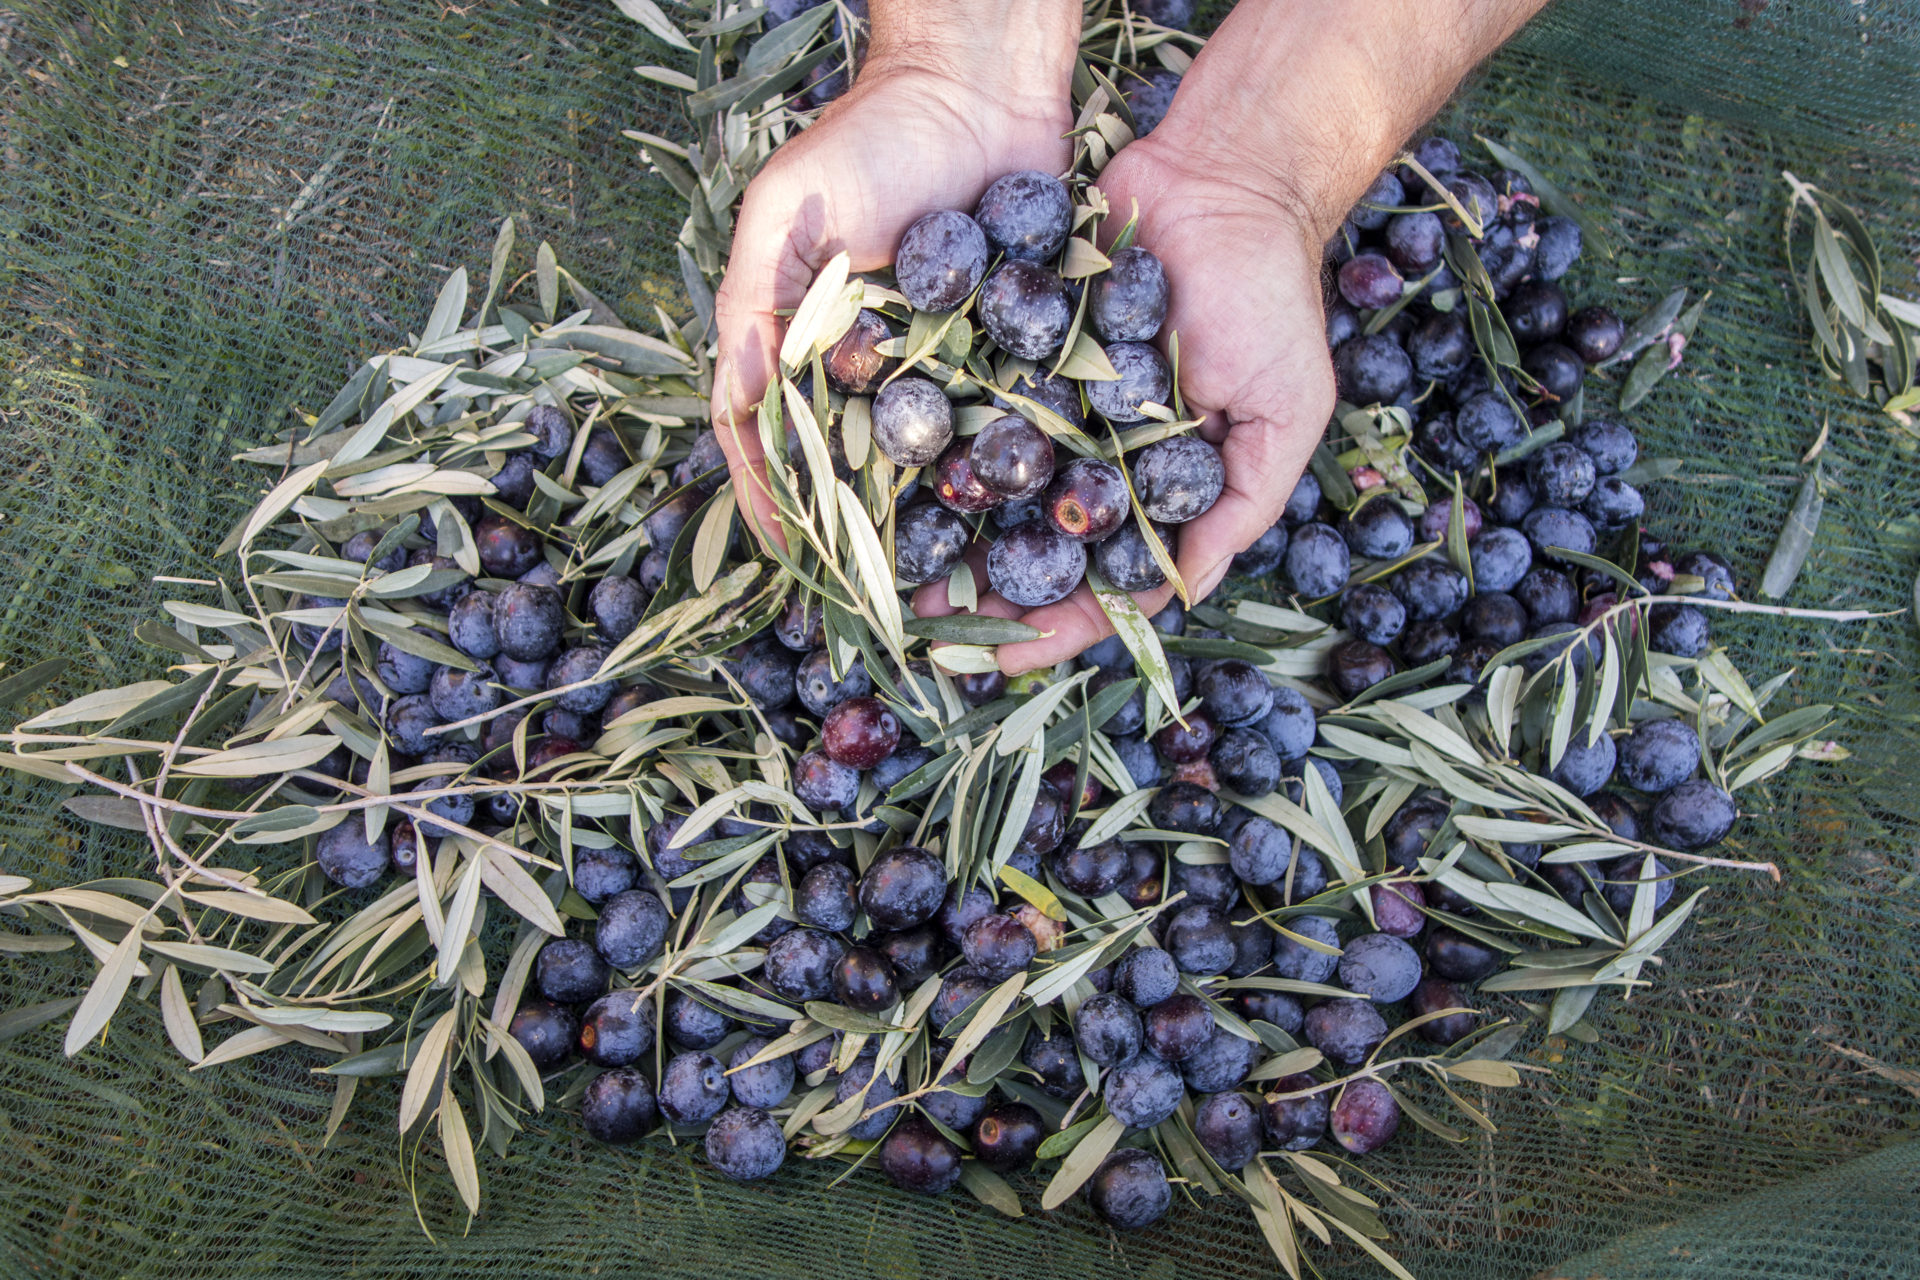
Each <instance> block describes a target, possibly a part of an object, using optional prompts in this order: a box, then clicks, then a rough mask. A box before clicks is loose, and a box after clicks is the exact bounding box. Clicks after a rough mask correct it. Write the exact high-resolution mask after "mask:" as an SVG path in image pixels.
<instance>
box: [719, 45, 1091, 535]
mask: <svg viewBox="0 0 1920 1280" xmlns="http://www.w3.org/2000/svg"><path fill="white" fill-rule="evenodd" d="M1067 65H1070V64H1063V70H1062V75H1061V77H1060V83H1058V84H1051V83H1049V84H1038V83H1034V84H1029V85H1027V86H1025V87H1024V88H1025V90H1026V91H1025V92H1023V91H1022V90H1021V89H1020V88H1015V87H1010V86H1009V83H1008V81H1007V80H1006V79H1002V78H999V77H995V76H993V75H991V74H975V73H972V72H970V71H969V70H967V69H966V68H964V67H962V66H959V65H954V66H951V67H948V68H945V69H941V68H936V67H931V66H927V65H921V64H919V63H913V64H909V65H887V64H886V63H885V62H884V61H883V60H882V58H881V55H880V53H879V52H878V50H876V52H875V55H874V57H873V58H871V59H869V60H868V62H867V65H866V67H865V68H864V69H863V70H862V71H861V73H860V76H859V78H858V79H857V80H856V82H855V84H854V87H853V89H852V90H851V91H850V92H849V93H848V94H847V95H846V96H845V97H844V98H841V99H840V100H839V101H837V102H835V103H834V104H833V105H832V106H830V107H828V108H827V109H826V111H825V112H824V113H823V115H822V117H821V119H820V120H819V121H817V122H816V123H815V124H814V125H813V126H812V127H811V128H809V129H807V130H806V131H805V132H804V133H802V134H801V135H800V136H799V137H797V138H795V139H793V140H792V141H790V142H788V143H787V144H786V145H784V146H782V147H780V148H779V149H778V150H776V151H775V152H774V154H773V157H772V159H770V160H769V161H768V162H767V164H766V167H765V168H763V169H762V170H761V171H760V173H759V174H758V175H757V176H756V177H755V178H754V180H753V182H752V183H751V184H750V185H749V186H748V187H747V192H746V198H745V200H744V201H743V202H742V205H741V210H740V219H739V222H738V223H737V224H736V226H735V229H734V237H733V254H732V258H731V260H730V262H729V263H728V266H727V274H726V279H725V280H724V281H723V282H722V284H721V286H720V292H719V297H718V300H717V306H716V313H717V319H718V333H719V356H718V360H717V362H716V366H715V371H714V392H713V422H714V426H715V429H716V431H717V432H718V434H719V438H720V444H721V447H722V448H723V449H725V451H726V454H727V465H728V467H729V469H730V470H731V471H732V474H733V479H734V485H735V490H736V492H738V493H741V494H743V495H745V497H746V502H745V504H744V505H745V510H746V512H747V514H748V517H749V519H750V520H751V521H752V522H753V524H754V526H755V528H756V529H758V530H761V531H763V535H764V533H765V532H766V531H772V530H777V528H778V524H777V521H776V519H775V516H774V506H773V502H772V499H771V497H770V496H769V494H768V492H767V488H766V480H765V476H764V473H763V472H762V471H761V463H762V460H763V454H762V450H761V448H760V435H759V430H758V428H757V426H756V425H755V422H754V417H753V414H752V412H751V410H752V409H753V408H754V407H755V406H757V405H758V404H759V403H760V400H761V397H762V396H763V395H765V393H766V391H767V388H768V386H769V385H770V384H771V382H772V381H773V379H774V377H775V376H776V375H777V373H778V360H779V349H780V335H781V331H782V328H783V327H784V323H785V321H784V320H783V319H782V318H781V317H780V315H779V314H778V313H779V312H781V311H783V310H786V311H791V310H792V309H793V308H794V307H796V306H798V305H799V304H800V300H801V299H802V298H803V297H804V296H805V295H806V291H807V286H808V285H809V284H810V283H812V281H813V278H814V276H815V275H816V274H817V273H818V272H819V270H820V268H821V267H822V266H823V265H824V264H825V263H826V262H827V261H828V260H829V259H830V258H832V257H833V256H834V255H835V254H836V253H839V252H841V251H843V250H844V251H845V252H846V253H847V255H848V259H849V262H850V265H851V267H852V269H853V270H855V271H869V270H873V269H875V268H878V267H884V266H886V265H887V264H889V263H891V262H892V261H893V255H894V251H895V249H896V248H897V247H898V246H899V243H900V237H901V235H902V233H904V232H905V231H906V229H907V228H908V227H909V226H911V225H913V223H914V222H915V221H917V220H918V219H919V218H921V217H922V216H923V215H925V214H928V213H931V212H934V211H935V210H940V209H969V210H970V209H972V208H973V206H974V203H975V201H977V200H978V199H979V196H980V193H981V192H982V191H984V190H985V189H986V187H987V184H988V183H990V182H992V181H993V179H995V178H997V177H999V176H1000V175H1001V174H1003V173H1008V172H1011V171H1013V170H1016V169H1040V170H1044V171H1046V172H1049V173H1062V172H1064V171H1065V169H1066V167H1067V164H1068V162H1069V160H1070V159H1071V158H1072V153H1071V146H1070V144H1069V143H1068V142H1067V141H1066V140H1065V138H1064V137H1063V135H1064V134H1065V133H1066V132H1067V131H1068V130H1069V129H1071V128H1072V126H1073V119H1072V104H1071V101H1070V100H1069V97H1068V92H1067V82H1066V78H1065V68H1066V66H1067Z"/></svg>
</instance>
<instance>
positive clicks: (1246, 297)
mask: <svg viewBox="0 0 1920 1280" xmlns="http://www.w3.org/2000/svg"><path fill="white" fill-rule="evenodd" d="M1176 151H1177V148H1176V147H1174V146H1171V145H1165V144H1160V143H1159V142H1158V138H1157V135H1155V136H1149V137H1147V138H1145V139H1142V140H1141V141H1139V142H1136V143H1134V144H1132V145H1131V146H1129V147H1127V148H1126V149H1124V150H1123V151H1121V152H1120V154H1119V155H1117V156H1116V157H1115V158H1114V159H1113V161H1112V163H1110V164H1109V165H1108V166H1107V168H1106V171H1105V172H1104V173H1103V174H1102V175H1101V178H1100V183H1099V185H1100V188H1101V190H1102V191H1103V192H1104V193H1105V195H1106V198H1107V202H1108V204H1109V205H1110V206H1111V208H1112V209H1113V214H1114V216H1113V217H1112V218H1111V219H1110V227H1111V228H1112V229H1113V230H1115V231H1117V230H1118V229H1119V227H1120V226H1122V225H1124V224H1125V222H1126V219H1127V217H1128V216H1129V214H1130V212H1131V210H1132V208H1133V207H1134V205H1135V203H1136V202H1137V204H1138V207H1139V212H1140V222H1139V229H1138V234H1137V237H1136V241H1135V242H1136V243H1137V244H1139V245H1140V246H1141V247H1142V248H1145V249H1148V250H1150V251H1151V252H1152V253H1154V254H1155V255H1156V256H1157V257H1159V259H1160V260H1161V262H1162V263H1164V264H1165V266H1166V269H1167V275H1168V278H1169V279H1170V280H1171V281H1172V282H1173V292H1172V303H1171V307H1170V309H1169V311H1168V314H1167V322H1166V325H1165V326H1164V327H1163V328H1162V330H1161V333H1160V339H1159V342H1160V345H1161V346H1162V348H1163V349H1168V348H1170V346H1171V342H1172V338H1173V335H1176V334H1177V335H1178V336H1179V348H1180V350H1179V356H1180V390H1181V394H1182V396H1183V398H1184V400H1185V402H1186V408H1187V411H1188V413H1190V414H1192V415H1194V416H1196V417H1198V416H1202V415H1204V416H1205V417H1206V420H1207V421H1206V425H1205V426H1204V427H1202V428H1201V432H1202V434H1203V435H1205V436H1206V438H1207V439H1208V440H1210V441H1212V442H1213V443H1214V444H1216V445H1217V446H1219V448H1220V451H1221V455H1222V457H1223V459H1224V460H1225V462H1226V489H1225V491H1224V492H1223V493H1222V494H1221V495H1220V500H1219V502H1217V503H1216V504H1215V505H1214V506H1213V508H1212V509H1211V510H1209V511H1208V512H1206V513H1205V514H1204V515H1202V516H1201V517H1200V518H1199V519H1197V520H1195V521H1193V522H1192V523H1191V524H1188V525H1185V526H1183V527H1182V528H1181V529H1180V538H1179V560H1178V563H1179V568H1180V574H1181V577H1182V578H1183V579H1184V580H1185V582H1186V584H1187V587H1188V589H1189V592H1190V594H1191V596H1192V598H1193V599H1196V600H1197V599H1200V598H1201V597H1203V596H1205V595H1206V594H1207V593H1208V592H1210V591H1212V590H1213V588H1214V587H1215V586H1216V585H1218V583H1219V582H1220V580H1221V579H1222V578H1224V577H1225V576H1226V573H1227V570H1228V568H1229V567H1230V565H1231V563H1232V559H1233V556H1234V555H1235V554H1236V553H1238V552H1240V551H1242V550H1244V549H1246V547H1247V546H1248V545H1249V544H1251V543H1252V542H1253V540H1254V539H1255V538H1257V537H1259V536H1260V534H1261V533H1262V532H1264V531H1265V530H1266V529H1267V528H1269V527H1271V526H1272V525H1273V524H1274V523H1275V522H1276V521H1277V520H1278V519H1279V518H1280V511H1281V508H1282V507H1283V506H1284V505H1285V504H1286V500H1287V496H1288V494H1290V493H1291V492H1292V490H1293V485H1294V482H1295V481H1296V480H1297V479H1298V478H1299V476H1300V473H1301V471H1302V470H1303V469H1304V468H1305V466H1306V461H1307V457H1308V455H1309V454H1311V453H1312V451H1313V446H1314V442H1315V441H1317V440H1318V439H1319V438H1320V433H1321V431H1322V429H1323V428H1324V427H1325V426H1326V423H1327V417H1328V415H1329V414H1330V413H1331V412H1332V410H1333V403H1334V385H1333V369H1332V365H1331V363H1330V361H1329V359H1328V356H1327V346H1326V338H1325V332H1326V330H1325V316H1324V312H1323V310H1322V306H1321V300H1320V245H1319V241H1318V238H1317V237H1316V236H1315V235H1314V234H1313V233H1312V231H1311V229H1310V228H1309V227H1308V226H1307V224H1306V222H1305V220H1304V219H1303V218H1301V217H1300V216H1299V215H1298V214H1297V213H1296V212H1295V206H1293V205H1292V204H1291V203H1290V202H1289V201H1288V200H1287V199H1286V198H1285V195H1284V193H1281V192H1269V191H1261V190H1258V189H1255V188H1254V187H1251V186H1243V185H1240V183H1239V182H1237V181H1235V180H1233V179H1232V178H1229V177H1226V176H1223V175H1222V174H1220V173H1219V172H1218V171H1212V172H1196V171H1195V167H1194V166H1192V165H1191V164H1189V163H1188V162H1186V161H1184V160H1183V159H1182V158H1181V157H1180V156H1178V155H1176V154H1175V152H1176ZM1172 595H1173V590H1172V588H1171V587H1170V586H1168V587H1162V588H1160V589H1159V590H1158V591H1154V592H1146V593H1143V594H1141V595H1140V596H1139V597H1137V599H1138V600H1139V602H1140V604H1141V607H1142V608H1144V609H1146V610H1148V611H1149V612H1151V611H1153V610H1156V609H1159V608H1160V607H1162V606H1163V605H1164V604H1165V603H1166V602H1167V600H1168V599H1169V598H1171V596H1172ZM943 599H944V593H941V596H940V599H939V600H936V599H934V598H932V593H927V592H923V593H922V599H921V601H920V602H919V603H922V604H924V606H925V610H926V611H929V612H937V611H943V610H940V609H938V607H937V606H938V605H939V603H940V602H941V600H943ZM981 611H982V612H986V613H992V614H996V615H998V616H1001V617H1019V618H1021V619H1022V620H1023V621H1025V622H1027V623H1029V624H1030V625H1032V626H1034V627H1036V628H1038V629H1039V630H1041V631H1043V632H1050V633H1051V634H1049V635H1047V636H1045V637H1044V638H1042V639H1038V640H1030V641H1026V642H1023V643H1020V644H1010V645H1003V646H1001V648H1000V663H1001V666H1002V667H1003V668H1004V669H1005V670H1006V671H1007V672H1009V673H1015V672H1020V671H1031V670H1035V669H1038V668H1041V667H1046V666H1051V665H1052V664H1053V663H1055V662H1058V661H1060V660H1062V659H1064V658H1069V657H1072V656H1073V655H1075V654H1077V653H1079V652H1080V651H1081V650H1083V649H1085V648H1086V647H1087V646H1088V645H1090V644H1092V643H1093V642H1095V641H1096V640H1099V639H1100V638H1101V637H1102V636H1105V635H1108V634H1111V632H1112V627H1111V626H1110V625H1109V624H1108V622H1107V619H1106V615H1105V614H1104V613H1103V612H1102V611H1101V609H1100V606H1099V604H1098V603H1097V602H1096V601H1095V600H1094V598H1093V593H1092V592H1091V591H1089V590H1088V589H1087V588H1086V587H1084V586H1082V587H1081V588H1079V589H1078V590H1076V591H1075V592H1074V593H1073V594H1072V595H1071V596H1069V597H1067V598H1066V599H1065V600H1062V601H1060V602H1059V603H1057V604H1051V605H1047V606H1045V607H1044V608H1040V609H1034V610H1031V611H1028V612H1025V613H1022V612H1021V611H1020V610H1019V609H1018V608H1016V607H1014V606H1012V605H1009V604H1008V603H1007V602H1006V601H1004V600H1001V599H999V598H998V597H996V596H988V597H986V598H984V599H983V600H982V601H981Z"/></svg>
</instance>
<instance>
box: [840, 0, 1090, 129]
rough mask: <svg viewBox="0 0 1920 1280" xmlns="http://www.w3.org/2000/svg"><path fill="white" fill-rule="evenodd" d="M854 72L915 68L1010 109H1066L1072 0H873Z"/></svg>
mask: <svg viewBox="0 0 1920 1280" xmlns="http://www.w3.org/2000/svg"><path fill="white" fill-rule="evenodd" d="M872 14H873V32H872V39H871V44H870V46H869V49H868V54H867V62H866V66H865V68H864V69H863V72H862V74H863V75H867V76H873V77H875V78H876V79H878V78H885V77H890V76H895V75H916V74H917V75H922V76H926V77H929V78H932V79H937V80H941V81H945V82H947V83H949V84H951V85H953V86H954V87H955V88H957V89H959V90H961V91H963V92H966V93H969V94H972V95H978V96H982V97H990V98H992V99H993V100H994V101H996V102H998V103H1000V104H1002V105H1003V107H1004V108H1005V109H1007V110H1010V111H1012V112H1014V113H1016V114H1020V115H1026V116H1033V117H1040V118H1052V117H1056V116H1061V115H1068V116H1070V106H1069V105H1068V95H1069V92H1070V86H1071V84H1072V80H1073V63H1074V58H1075V56H1076V55H1077V53H1078V51H1079V46H1080V5H1079V4H1078V3H1077V2H1076V0H957V2H956V0H949V2H948V3H940V4H935V3H929V2H928V0H873V4H872Z"/></svg>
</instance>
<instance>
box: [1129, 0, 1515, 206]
mask: <svg viewBox="0 0 1920 1280" xmlns="http://www.w3.org/2000/svg"><path fill="white" fill-rule="evenodd" d="M1540 5H1541V0H1379V5H1378V8H1377V9H1369V11H1368V13H1367V15H1366V17H1365V20H1357V19H1356V17H1355V16H1354V14H1353V13H1352V12H1351V11H1350V10H1347V9H1345V8H1344V7H1342V6H1327V5H1318V4H1312V3H1300V0H1242V3H1241V4H1240V5H1238V6H1237V7H1236V8H1235V10H1234V12H1233V13H1232V14H1231V15H1230V16H1229V17H1228V19H1227V20H1226V22H1224V23H1223V24H1222V25H1221V28H1220V30H1219V32H1218V33H1217V34H1216V35H1215V36H1214V38H1213V39H1212V40H1210V41H1208V43H1207V46H1206V48H1205V49H1204V50H1202V52H1201V54H1200V56H1199V57H1198V58H1197V59H1196V60H1195V63H1194V66H1193V68H1192V69H1191V70H1190V71H1189V72H1188V74H1187V76H1186V78H1185V80H1184V81H1183V83H1182V84H1181V87H1180V91H1179V93H1177V94H1176V95H1175V97H1174V102H1173V106H1172V109H1171V110H1170V111H1169V112H1168V114H1167V117H1166V120H1165V121H1164V122H1163V123H1162V124H1161V125H1160V127H1159V128H1158V129H1156V130H1155V131H1154V133H1153V135H1152V136H1151V137H1150V138H1149V139H1147V141H1149V142H1154V143H1162V145H1163V146H1164V147H1165V148H1167V149H1168V150H1169V151H1170V152H1178V153H1180V154H1182V155H1184V156H1185V157H1186V165H1187V167H1189V168H1192V169H1194V170H1196V171H1199V172H1210V173H1230V174H1238V175H1241V177H1240V179H1239V180H1240V181H1241V182H1243V183H1244V184H1246V185H1249V186H1256V187H1259V188H1261V189H1264V190H1269V191H1272V192H1273V193H1275V197H1276V198H1277V199H1279V200H1281V201H1283V202H1285V203H1286V204H1288V205H1289V206H1291V208H1292V209H1293V210H1294V211H1295V213H1296V216H1297V217H1298V219H1299V220H1300V221H1301V222H1302V223H1303V224H1304V225H1305V226H1306V227H1307V229H1308V230H1309V232H1310V233H1311V234H1313V235H1314V236H1315V238H1316V242H1318V241H1324V240H1325V239H1326V238H1327V237H1328V236H1330V235H1332V234H1333V232H1334V231H1335V230H1337V229H1338V227H1339V225H1340V221H1341V219H1342V218H1344V217H1345V216H1346V214H1347V211H1348V210H1349V209H1350V208H1351V207H1352V205H1353V202H1354V201H1355V200H1356V199H1358V198H1359V197H1360V195H1361V194H1362V193H1363V192H1364V191H1365V190H1366V188H1367V185H1368V184H1369V183H1370V182H1371V181H1372V180H1373V179H1374V177H1375V176H1376V175H1378V174H1379V172H1380V171H1381V170H1382V169H1383V168H1385V167H1386V165H1387V164H1388V163H1389V162H1390V161H1391V160H1392V159H1393V157H1394V156H1395V155H1397V154H1398V153H1399V151H1400V149H1401V147H1402V146H1403V145H1404V143H1405V141H1406V139H1407V138H1408V136H1409V135H1411V134H1412V133H1413V132H1414V131H1415V130H1416V129H1418V128H1419V127H1420V126H1421V125H1422V124H1424V123H1425V122H1426V121H1427V120H1428V119H1429V118H1430V117H1431V116H1432V115H1433V114H1434V112H1436V111H1438V110H1439V109H1440V107H1441V106H1442V105H1443V104H1444V103H1445V102H1446V99H1447V97H1448V95H1449V94H1451V93H1452V92H1453V90H1454V88H1455V87H1456V86H1457V85H1458V84H1459V82H1460V80H1461V78H1462V77H1464V76H1465V75H1466V73H1467V72H1468V71H1469V70H1471V69H1472V67H1473V66H1474V65H1475V64H1476V63H1477V62H1478V61H1479V60H1480V59H1481V58H1483V57H1485V56H1486V55H1487V54H1489V53H1491V52H1492V51H1493V50H1494V49H1495V48H1497V47H1498V46H1499V44H1500V43H1501V42H1502V41H1503V40H1505V39H1506V38H1507V37H1508V36H1509V35H1511V34H1512V33H1513V31H1514V30H1516V29H1517V28H1518V27H1519V25H1520V24H1521V23H1522V22H1523V21H1525V19H1526V18H1527V17H1529V16H1531V15H1532V13H1533V12H1534V11H1535V10H1537V9H1538V8H1539V7H1540ZM1434 32H1444V33H1446V34H1445V37H1444V38H1440V39H1434V38H1425V39H1423V38H1422V34H1423V33H1425V35H1426V36H1427V37H1431V35H1432V33H1434ZM1411 48H1420V49H1421V50H1422V53H1421V56H1420V57H1419V58H1417V59H1410V58H1409V57H1408V50H1409V49H1411ZM1163 135H1164V139H1163Z"/></svg>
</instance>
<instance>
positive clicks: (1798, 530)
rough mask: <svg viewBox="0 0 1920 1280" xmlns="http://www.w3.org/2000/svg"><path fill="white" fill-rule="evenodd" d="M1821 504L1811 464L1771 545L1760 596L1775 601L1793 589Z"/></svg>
mask: <svg viewBox="0 0 1920 1280" xmlns="http://www.w3.org/2000/svg"><path fill="white" fill-rule="evenodd" d="M1824 505H1825V502H1824V499H1823V498H1822V496H1821V492H1820V464H1819V463H1818V462H1815V463H1814V466H1813V470H1811V471H1809V472H1808V473H1807V478H1806V479H1805V480H1803V481H1801V482H1800V493H1799V496H1797V497H1796V498H1795V499H1794V502H1793V509H1792V510H1791V511H1789V512H1788V513H1787V520H1786V523H1785V524H1783V525H1781V526H1780V537H1779V540H1778V541H1776V542H1775V543H1774V547H1773V555H1772V556H1770V557H1769V558H1768V559H1767V567H1766V570H1765V572H1764V573H1762V574H1761V576H1760V590H1761V592H1762V593H1763V594H1765V595H1769V596H1772V597H1773V598H1774V599H1776V600H1778V599H1780V598H1781V597H1782V596H1784V595H1786V594H1787V592H1788V591H1790V590H1792V589H1793V583H1794V580H1795V579H1796V578H1798V577H1799V576H1800V569H1801V566H1803V565H1804V564H1806V562H1807V556H1808V555H1810V554H1811V553H1812V551H1813V538H1814V534H1815V533H1817V532H1818V531H1819V528H1820V512H1821V508H1822V507H1823V506H1824Z"/></svg>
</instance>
